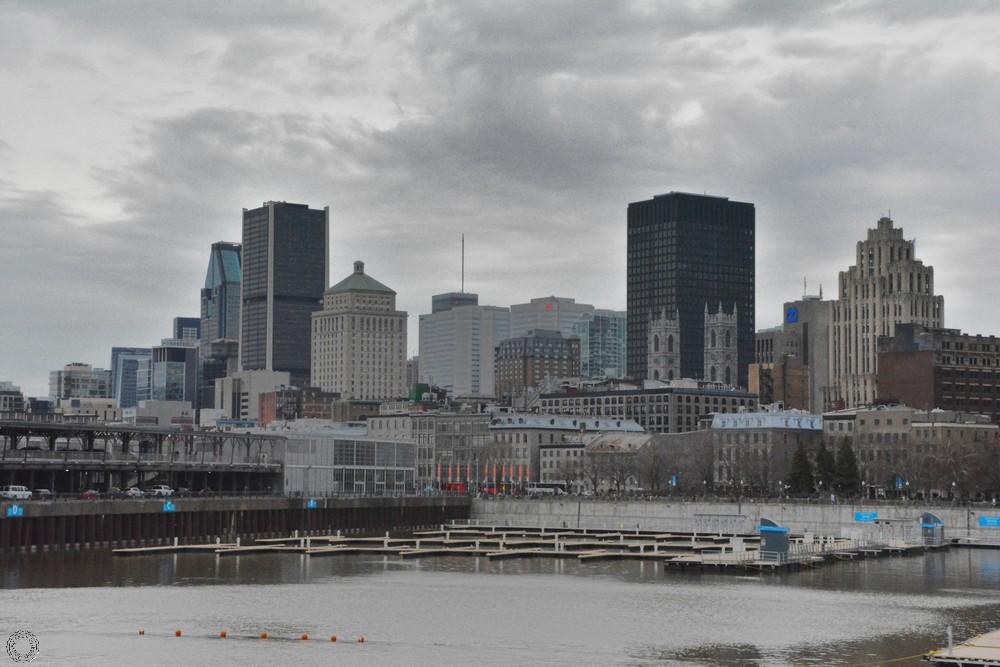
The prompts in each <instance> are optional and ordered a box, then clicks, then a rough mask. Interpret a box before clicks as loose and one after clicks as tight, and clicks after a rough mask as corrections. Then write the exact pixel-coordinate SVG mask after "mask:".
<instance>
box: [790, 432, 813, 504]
mask: <svg viewBox="0 0 1000 667" xmlns="http://www.w3.org/2000/svg"><path fill="white" fill-rule="evenodd" d="M788 491H789V493H791V494H792V495H793V496H808V495H809V494H811V493H812V492H813V471H812V463H810V462H809V457H808V456H807V455H806V448H805V447H804V446H803V444H802V443H801V442H800V443H799V446H798V448H797V449H796V450H795V453H794V454H793V455H792V464H791V469H790V470H789V472H788Z"/></svg>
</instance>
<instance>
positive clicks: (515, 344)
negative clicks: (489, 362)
mask: <svg viewBox="0 0 1000 667" xmlns="http://www.w3.org/2000/svg"><path fill="white" fill-rule="evenodd" d="M493 375H494V378H495V382H496V397H497V398H498V399H499V400H501V401H503V402H505V403H507V404H512V403H513V402H514V401H515V400H517V399H519V398H523V397H525V396H526V395H527V394H528V393H530V391H532V390H534V389H535V388H536V387H537V386H538V385H539V383H540V382H541V381H542V380H544V379H545V378H546V377H547V376H548V377H576V376H578V375H580V339H579V338H576V337H575V336H571V337H569V338H564V337H563V335H562V334H561V333H559V332H558V331H548V330H546V329H534V330H532V331H529V332H528V335H526V336H520V337H518V338H510V339H508V340H505V341H502V342H501V343H500V344H499V345H497V348H496V352H495V354H494V372H493Z"/></svg>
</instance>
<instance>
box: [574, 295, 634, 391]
mask: <svg viewBox="0 0 1000 667" xmlns="http://www.w3.org/2000/svg"><path fill="white" fill-rule="evenodd" d="M627 330H628V316H627V315H626V313H624V312H622V311H618V310H595V311H594V312H593V313H590V314H586V315H583V319H582V320H580V321H579V322H577V323H576V324H574V325H573V335H574V336H576V337H577V338H579V339H580V375H581V376H582V377H586V378H594V379H602V378H621V377H624V375H625V367H626V355H625V350H626V344H627V336H626V331H627Z"/></svg>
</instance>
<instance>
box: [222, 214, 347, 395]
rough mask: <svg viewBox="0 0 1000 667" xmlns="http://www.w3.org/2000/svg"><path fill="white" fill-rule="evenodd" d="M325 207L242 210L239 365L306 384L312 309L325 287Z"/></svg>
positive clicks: (326, 265) (326, 226)
mask: <svg viewBox="0 0 1000 667" xmlns="http://www.w3.org/2000/svg"><path fill="white" fill-rule="evenodd" d="M329 223H330V209H329V207H326V208H324V209H311V208H309V207H308V206H307V205H306V204H290V203H286V202H265V203H264V205H263V206H261V207H260V208H255V209H250V210H247V209H244V211H243V249H242V267H241V268H242V278H243V292H242V294H243V296H242V304H241V314H240V316H241V320H242V325H241V330H240V366H241V367H242V369H243V370H273V371H286V372H288V373H289V374H290V375H291V382H292V384H293V385H295V386H299V387H304V386H308V385H309V380H310V361H311V344H312V313H313V311H316V310H319V309H320V307H321V305H322V300H323V291H324V290H325V289H326V287H327V286H328V285H329V263H330V261H329V259H330V255H329V238H330V236H329Z"/></svg>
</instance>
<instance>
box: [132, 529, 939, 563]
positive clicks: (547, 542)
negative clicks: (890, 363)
mask: <svg viewBox="0 0 1000 667" xmlns="http://www.w3.org/2000/svg"><path fill="white" fill-rule="evenodd" d="M926 548H927V547H924V546H923V545H919V544H907V543H895V544H871V543H866V542H864V541H859V540H849V539H846V538H833V537H826V538H816V537H813V536H802V535H793V536H790V540H789V545H788V552H787V553H784V552H782V553H776V552H770V551H762V549H761V541H760V536H759V535H757V534H742V535H740V534H737V535H716V534H699V533H693V532H669V533H665V532H663V531H648V530H639V529H635V530H627V531H626V530H620V529H619V530H611V529H577V530H570V529H565V528H563V529H558V530H551V529H549V530H546V529H545V528H533V527H522V526H459V525H455V524H452V525H441V526H440V527H439V529H437V530H421V531H417V532H414V533H412V534H408V535H405V536H393V535H391V534H390V533H388V532H386V533H385V534H384V535H383V536H381V537H346V536H344V535H343V534H341V533H340V532H338V533H337V534H330V535H310V536H308V537H305V536H302V535H299V534H293V535H290V536H289V537H280V538H267V539H260V540H257V541H256V542H254V543H253V544H247V545H241V544H239V543H238V542H237V543H236V544H220V543H216V544H193V545H192V544H186V545H179V544H174V545H173V546H158V547H139V548H132V549H117V550H115V551H114V553H115V554H116V555H121V556H136V555H143V554H163V553H182V552H187V553H214V554H216V555H217V556H241V555H268V554H290V553H291V554H298V555H301V556H307V557H312V556H338V555H382V556H394V557H398V558H405V559H409V558H436V557H448V556H473V557H485V558H488V559H490V560H502V559H512V558H560V559H576V560H577V561H579V562H592V561H602V560H603V561H608V560H634V561H645V562H649V561H653V562H658V563H662V564H663V565H664V566H665V567H668V568H672V569H681V570H687V569H698V570H721V571H762V572H774V571H778V570H784V569H802V568H809V567H814V566H817V565H820V564H823V563H829V562H836V561H838V560H854V559H860V558H876V557H884V556H890V555H908V554H911V553H918V552H919V553H922V552H923V551H924V550H925V549H926Z"/></svg>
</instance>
